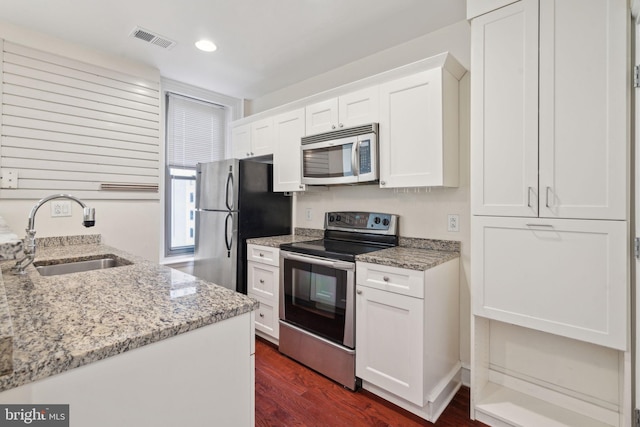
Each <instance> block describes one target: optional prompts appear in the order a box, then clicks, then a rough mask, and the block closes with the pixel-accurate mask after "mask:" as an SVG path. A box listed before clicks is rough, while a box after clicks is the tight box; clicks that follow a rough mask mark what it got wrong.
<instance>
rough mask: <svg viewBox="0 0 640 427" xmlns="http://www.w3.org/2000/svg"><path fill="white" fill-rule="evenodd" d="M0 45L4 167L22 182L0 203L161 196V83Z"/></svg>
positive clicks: (3, 192) (0, 157) (4, 192)
mask: <svg viewBox="0 0 640 427" xmlns="http://www.w3.org/2000/svg"><path fill="white" fill-rule="evenodd" d="M0 43H1V44H2V50H1V51H0V53H1V54H2V61H1V62H0V64H1V67H2V69H1V75H2V85H1V86H0V96H1V99H2V104H1V109H2V115H1V120H2V123H1V124H2V135H1V139H0V168H2V170H11V171H15V172H17V175H18V188H17V189H7V188H2V189H0V199H1V198H29V199H35V198H40V197H43V196H46V195H49V194H51V193H54V192H71V193H72V194H74V195H76V196H78V197H81V198H87V199H158V198H159V197H160V195H159V193H158V191H157V189H158V184H159V179H160V171H161V170H162V169H161V165H160V120H159V119H160V82H159V76H158V81H153V80H149V79H145V78H141V77H138V76H132V75H128V74H125V73H124V72H121V71H115V70H112V69H107V68H103V67H99V66H95V65H92V64H88V63H83V62H80V61H76V60H73V59H70V58H66V57H62V56H58V55H54V54H51V53H48V52H43V51H39V50H36V49H32V48H29V47H25V46H21V45H17V44H14V43H10V42H7V41H2V40H0ZM131 190H135V191H131Z"/></svg>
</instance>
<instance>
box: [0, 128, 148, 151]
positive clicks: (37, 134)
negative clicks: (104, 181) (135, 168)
mask: <svg viewBox="0 0 640 427" xmlns="http://www.w3.org/2000/svg"><path fill="white" fill-rule="evenodd" d="M3 135H4V138H8V137H16V138H31V139H39V140H43V141H59V142H68V143H72V144H80V145H89V146H92V147H94V149H95V147H104V146H105V143H104V138H100V137H96V138H94V137H91V136H86V135H72V134H64V133H54V132H49V131H46V130H39V129H28V128H21V127H9V126H5V127H4V132H3ZM0 144H1V142H0ZM108 147H110V148H121V149H123V150H130V151H132V152H133V151H143V152H149V153H154V154H156V155H157V156H159V153H158V147H157V146H155V145H151V144H140V143H135V142H131V141H116V140H111V141H110V142H109V145H108Z"/></svg>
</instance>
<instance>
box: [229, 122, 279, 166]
mask: <svg viewBox="0 0 640 427" xmlns="http://www.w3.org/2000/svg"><path fill="white" fill-rule="evenodd" d="M231 143H232V146H233V157H234V158H236V159H244V158H248V157H255V156H265V155H269V154H273V119H272V118H271V117H268V118H266V119H262V120H257V121H255V122H252V123H248V124H244V125H239V126H234V127H233V128H232V130H231Z"/></svg>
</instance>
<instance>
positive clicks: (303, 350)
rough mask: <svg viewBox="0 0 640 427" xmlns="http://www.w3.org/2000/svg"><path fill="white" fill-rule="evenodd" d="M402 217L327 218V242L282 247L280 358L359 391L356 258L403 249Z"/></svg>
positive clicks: (350, 215) (332, 214) (338, 215)
mask: <svg viewBox="0 0 640 427" xmlns="http://www.w3.org/2000/svg"><path fill="white" fill-rule="evenodd" d="M398 221H399V218H398V216H397V215H393V214H385V213H373V212H327V213H326V214H325V221H324V224H325V227H324V228H325V230H324V238H323V239H319V240H312V241H307V242H298V243H287V244H283V245H281V246H280V344H279V349H280V352H282V353H284V354H286V355H288V356H289V357H291V358H293V359H296V360H298V361H299V362H301V363H303V364H305V365H307V366H309V367H310V368H312V369H314V370H316V371H318V372H320V373H321V374H323V375H325V376H327V377H329V378H331V379H333V380H334V381H337V382H339V383H340V384H342V385H344V386H345V387H347V388H349V389H351V390H355V389H356V388H357V385H358V384H357V379H356V376H355V354H356V353H355V352H356V348H355V283H356V281H355V270H356V268H355V257H356V255H358V254H363V253H368V252H372V251H377V250H381V249H385V248H389V247H392V246H397V245H398Z"/></svg>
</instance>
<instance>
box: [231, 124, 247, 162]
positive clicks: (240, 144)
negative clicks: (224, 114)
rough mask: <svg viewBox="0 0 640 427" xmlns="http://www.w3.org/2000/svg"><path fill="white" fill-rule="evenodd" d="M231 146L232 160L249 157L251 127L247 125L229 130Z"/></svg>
mask: <svg viewBox="0 0 640 427" xmlns="http://www.w3.org/2000/svg"><path fill="white" fill-rule="evenodd" d="M231 145H232V147H233V158H234V159H244V158H246V157H251V126H249V125H248V124H247V125H241V126H235V127H233V129H231Z"/></svg>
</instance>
